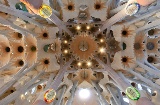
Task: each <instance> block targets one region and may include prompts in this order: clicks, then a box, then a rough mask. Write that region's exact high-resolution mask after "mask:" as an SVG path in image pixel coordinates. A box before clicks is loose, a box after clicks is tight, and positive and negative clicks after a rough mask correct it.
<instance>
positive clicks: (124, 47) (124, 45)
mask: <svg viewBox="0 0 160 105" xmlns="http://www.w3.org/2000/svg"><path fill="white" fill-rule="evenodd" d="M122 46H123V50H125V49H126V48H127V45H126V44H125V43H124V42H123V44H122Z"/></svg>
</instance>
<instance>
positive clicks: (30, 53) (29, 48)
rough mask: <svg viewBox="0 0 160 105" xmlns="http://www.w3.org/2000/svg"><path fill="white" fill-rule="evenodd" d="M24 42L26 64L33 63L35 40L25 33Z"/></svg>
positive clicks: (34, 60)
mask: <svg viewBox="0 0 160 105" xmlns="http://www.w3.org/2000/svg"><path fill="white" fill-rule="evenodd" d="M25 42H26V52H27V57H26V60H27V62H28V65H30V66H31V65H33V64H34V63H35V62H36V61H37V51H38V49H37V40H36V38H35V37H34V36H32V35H27V36H26V37H25Z"/></svg>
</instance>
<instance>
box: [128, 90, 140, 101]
mask: <svg viewBox="0 0 160 105" xmlns="http://www.w3.org/2000/svg"><path fill="white" fill-rule="evenodd" d="M126 95H127V96H128V98H130V99H131V100H138V99H139V98H140V93H139V92H138V90H137V89H136V88H134V87H128V88H127V89H126Z"/></svg>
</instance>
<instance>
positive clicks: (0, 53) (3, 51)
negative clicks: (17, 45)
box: [0, 41, 11, 67]
mask: <svg viewBox="0 0 160 105" xmlns="http://www.w3.org/2000/svg"><path fill="white" fill-rule="evenodd" d="M10 55H11V47H10V45H9V43H8V42H6V41H1V42H0V67H2V66H4V65H5V64H6V63H7V62H9V60H10Z"/></svg>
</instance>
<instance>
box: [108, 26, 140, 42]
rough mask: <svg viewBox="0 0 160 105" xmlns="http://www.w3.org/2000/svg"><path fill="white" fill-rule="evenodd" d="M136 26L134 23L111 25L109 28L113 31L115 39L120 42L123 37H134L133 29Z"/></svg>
mask: <svg viewBox="0 0 160 105" xmlns="http://www.w3.org/2000/svg"><path fill="white" fill-rule="evenodd" d="M136 29H137V27H136V26H135V25H130V26H125V25H113V26H112V27H111V30H112V31H113V36H114V38H115V40H116V41H118V42H121V41H122V39H123V38H130V37H132V38H133V37H135V35H136V33H135V30H136Z"/></svg>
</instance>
